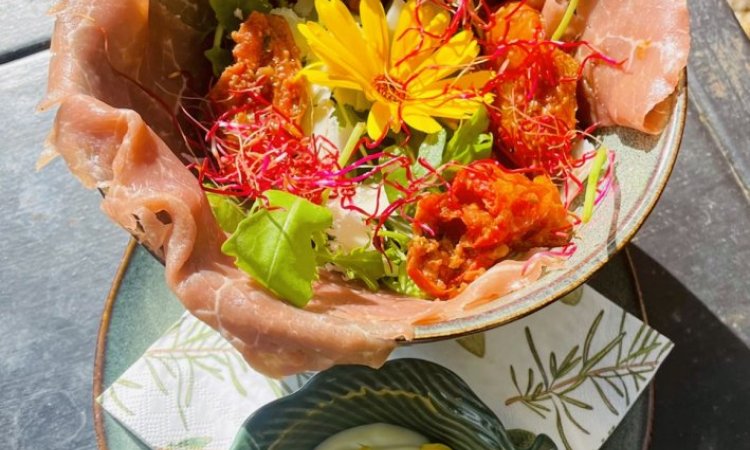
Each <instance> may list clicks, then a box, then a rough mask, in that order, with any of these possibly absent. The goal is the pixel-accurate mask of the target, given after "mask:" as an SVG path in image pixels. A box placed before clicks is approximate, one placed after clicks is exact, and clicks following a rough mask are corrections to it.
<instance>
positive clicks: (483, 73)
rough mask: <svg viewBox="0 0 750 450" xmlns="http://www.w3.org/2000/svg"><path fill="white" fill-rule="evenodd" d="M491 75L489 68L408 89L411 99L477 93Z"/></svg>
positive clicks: (492, 74) (492, 73)
mask: <svg viewBox="0 0 750 450" xmlns="http://www.w3.org/2000/svg"><path fill="white" fill-rule="evenodd" d="M493 76H494V72H492V71H490V70H480V71H478V72H469V73H465V74H460V75H459V76H457V77H454V78H448V79H445V80H440V81H435V82H433V83H432V84H430V85H428V86H425V87H424V88H423V89H417V88H416V87H413V88H412V89H409V91H410V92H409V95H410V97H411V98H413V99H423V100H430V99H436V98H438V97H455V96H457V95H460V94H471V93H478V92H479V91H481V90H482V88H484V85H485V84H487V82H488V81H490V79H492V77H493Z"/></svg>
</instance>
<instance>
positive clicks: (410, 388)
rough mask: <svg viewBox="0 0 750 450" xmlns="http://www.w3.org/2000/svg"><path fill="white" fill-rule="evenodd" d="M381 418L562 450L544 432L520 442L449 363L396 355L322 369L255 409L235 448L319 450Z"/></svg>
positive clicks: (490, 448)
mask: <svg viewBox="0 0 750 450" xmlns="http://www.w3.org/2000/svg"><path fill="white" fill-rule="evenodd" d="M376 422H383V423H390V424H393V425H398V426H401V427H404V428H408V429H411V430H414V431H417V432H419V433H421V434H423V435H425V436H427V437H428V438H429V439H430V440H431V441H432V442H439V443H441V444H445V445H448V446H449V447H451V448H452V449H453V450H520V449H521V448H524V449H526V448H528V449H532V450H548V449H549V450H552V449H556V447H555V445H554V443H553V442H552V441H551V440H550V439H549V438H548V437H547V436H544V435H540V436H536V437H534V438H533V439H531V440H530V441H531V445H530V446H524V447H519V446H516V445H514V443H513V441H512V440H511V438H510V436H509V435H508V433H507V431H506V430H505V428H504V427H503V425H502V424H501V423H500V421H499V420H498V418H497V417H496V416H495V415H494V414H493V413H492V411H491V410H490V409H489V408H488V407H487V406H486V405H485V404H484V403H482V401H481V400H480V399H479V398H478V397H477V396H476V394H474V392H473V391H472V390H471V388H469V386H468V385H467V384H466V383H465V382H464V381H463V380H462V379H461V378H459V377H458V375H456V374H455V373H453V372H452V371H450V370H448V369H447V368H445V367H443V366H441V365H439V364H435V363H432V362H429V361H424V360H421V359H396V360H392V361H388V362H387V363H386V364H385V365H384V366H383V367H381V368H380V369H377V370H376V369H371V368H369V367H364V366H337V367H333V368H331V369H328V370H326V371H324V372H321V373H319V374H317V375H316V376H314V377H313V378H312V379H311V380H310V381H308V382H307V384H305V386H304V387H302V389H300V390H299V391H297V392H295V393H294V394H291V395H289V396H287V397H283V398H281V399H279V400H276V401H274V402H272V403H269V404H268V405H266V406H264V407H263V408H261V409H259V410H258V411H256V412H255V413H254V414H253V415H252V416H250V418H248V420H247V421H246V422H245V424H244V425H243V427H242V429H241V430H240V432H239V434H238V435H237V437H236V439H235V441H234V444H233V446H232V448H231V450H283V449H295V450H314V449H315V447H316V446H317V445H318V444H320V443H321V442H323V441H324V440H325V439H326V438H328V437H330V436H332V435H334V434H336V433H338V432H340V431H343V430H347V429H349V428H353V427H356V426H360V425H367V424H371V423H376ZM527 439H528V437H525V439H524V440H527Z"/></svg>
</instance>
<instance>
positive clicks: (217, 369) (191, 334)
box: [143, 319, 249, 430]
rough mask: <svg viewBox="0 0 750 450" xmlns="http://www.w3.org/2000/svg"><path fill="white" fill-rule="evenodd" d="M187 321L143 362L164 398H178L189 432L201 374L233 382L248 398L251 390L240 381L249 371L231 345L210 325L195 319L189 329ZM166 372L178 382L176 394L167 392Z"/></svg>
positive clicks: (151, 351)
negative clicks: (189, 410) (197, 378)
mask: <svg viewBox="0 0 750 450" xmlns="http://www.w3.org/2000/svg"><path fill="white" fill-rule="evenodd" d="M185 322H186V320H185V319H183V320H181V321H180V322H179V323H177V324H176V325H175V326H174V327H172V328H171V329H170V330H169V331H167V333H166V334H165V335H164V337H163V338H162V339H161V340H160V343H166V344H165V345H164V346H161V345H159V346H157V347H152V348H150V349H149V350H147V351H146V353H145V354H144V355H143V360H144V363H145V364H146V367H147V368H148V371H149V373H150V375H151V378H152V380H153V381H154V384H155V385H156V387H157V389H158V390H159V391H160V392H161V393H162V394H164V395H174V396H175V400H176V404H177V411H178V413H179V416H180V419H181V421H182V425H183V427H185V429H186V430H187V429H188V423H187V416H186V414H185V410H186V409H187V408H189V407H190V405H191V402H192V399H193V390H194V387H195V374H196V373H197V372H204V373H206V374H208V375H211V376H212V377H214V378H216V379H218V380H220V381H225V380H229V381H231V383H232V385H233V386H234V389H235V390H236V391H237V393H238V394H240V395H241V396H243V397H244V396H246V395H247V391H246V389H245V387H244V386H243V385H242V383H241V382H240V380H241V379H242V375H243V374H245V373H247V371H248V370H249V369H248V366H247V364H246V363H245V361H244V360H243V359H242V358H241V357H240V356H239V354H238V353H237V351H236V350H234V348H233V347H232V346H231V344H229V342H227V341H226V340H225V339H224V338H223V337H221V335H219V334H217V333H215V332H214V331H213V330H212V329H211V328H210V327H208V325H205V324H203V323H202V322H200V321H198V320H194V321H193V323H192V324H191V325H190V326H189V327H185V326H184V324H185ZM159 369H163V370H159ZM165 373H166V376H168V377H171V378H173V379H175V380H176V381H177V389H176V391H175V392H169V390H168V389H167V385H168V384H167V383H165V382H164V380H163V378H164V377H165Z"/></svg>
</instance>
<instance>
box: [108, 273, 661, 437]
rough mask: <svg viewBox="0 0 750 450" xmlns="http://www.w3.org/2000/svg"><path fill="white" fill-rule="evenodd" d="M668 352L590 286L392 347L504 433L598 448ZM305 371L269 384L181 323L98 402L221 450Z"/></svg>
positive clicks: (129, 422)
mask: <svg viewBox="0 0 750 450" xmlns="http://www.w3.org/2000/svg"><path fill="white" fill-rule="evenodd" d="M671 348H672V343H671V342H670V341H669V340H668V339H667V338H665V337H664V336H662V335H660V334H659V333H658V332H656V331H655V330H653V329H652V328H650V327H648V326H647V325H645V324H643V323H642V322H641V321H640V320H638V319H637V318H635V317H633V316H631V315H630V314H627V313H626V312H625V311H624V310H622V309H621V308H620V307H619V306H617V305H615V304H614V303H612V302H610V301H609V300H607V299H606V298H604V297H603V296H602V295H600V294H599V293H598V292H596V291H594V290H593V289H591V288H590V287H585V288H584V289H583V291H582V295H581V296H580V298H577V299H576V300H575V301H573V302H570V301H568V302H562V301H561V302H556V303H555V304H553V305H550V306H549V307H547V308H545V309H543V310H541V311H539V312H537V313H535V314H532V315H530V316H528V317H526V318H524V319H521V320H518V321H516V322H513V323H511V324H509V325H506V326H503V327H501V328H497V329H495V330H491V331H488V332H486V333H483V334H480V335H475V336H471V337H468V338H463V339H459V340H456V341H442V342H436V343H431V344H421V345H414V346H410V347H403V348H399V349H398V350H397V351H396V352H394V354H393V356H392V358H403V357H416V358H422V359H427V360H430V361H433V362H436V363H438V364H442V365H444V366H446V367H448V368H449V369H451V370H453V371H454V372H456V373H457V374H458V375H459V376H461V377H462V378H463V379H464V380H465V381H466V382H467V383H468V384H469V386H471V387H472V389H473V390H474V392H476V394H477V395H478V396H479V397H480V398H481V399H482V400H483V401H484V402H485V403H486V404H487V405H488V406H489V407H490V408H491V409H492V410H493V411H494V412H495V414H497V416H498V417H499V418H500V420H501V421H502V422H503V424H504V425H505V427H506V428H509V429H511V428H517V429H523V430H529V431H531V432H533V433H535V434H538V433H544V434H547V435H548V436H550V437H551V438H552V439H553V440H554V441H555V442H556V443H557V445H558V448H560V449H566V448H567V449H576V450H587V449H597V448H599V447H600V446H601V445H602V443H603V442H604V441H605V440H606V438H607V437H608V436H609V434H610V433H611V432H612V431H613V430H614V428H615V427H616V426H617V424H618V423H619V422H620V420H621V419H622V417H623V416H624V415H625V412H626V411H627V410H628V409H629V408H630V406H631V405H632V404H633V402H634V401H635V399H636V398H637V397H638V395H639V394H640V393H641V392H642V391H643V389H644V388H645V387H646V386H647V385H648V383H649V381H650V380H651V378H652V377H653V375H654V373H655V372H656V370H657V369H658V367H659V365H660V364H661V362H662V361H663V360H664V358H665V357H666V356H667V354H668V353H669V351H670V350H671ZM311 376H312V374H311V373H307V374H301V375H297V376H293V377H287V378H286V379H283V380H272V379H269V378H266V377H264V376H263V375H260V374H259V373H257V372H255V371H253V370H252V369H250V368H249V367H248V366H247V364H246V363H245V362H244V360H243V359H242V357H241V356H240V355H239V354H238V353H237V352H236V351H235V350H234V349H233V348H232V347H231V345H229V343H228V342H226V341H225V340H224V339H223V338H222V337H221V336H220V335H219V334H218V333H216V332H215V331H213V330H212V329H211V328H209V327H208V326H206V325H204V324H203V323H202V322H200V321H198V320H197V319H196V318H194V317H192V316H191V315H189V314H187V313H186V314H185V315H184V316H183V317H182V318H181V319H180V320H179V321H178V322H177V323H176V324H174V325H173V326H172V327H171V328H170V329H169V330H168V331H167V332H166V333H165V334H164V336H162V337H161V338H159V339H158V340H157V341H156V342H155V343H154V344H153V345H152V346H151V347H150V348H149V349H148V350H147V351H146V353H145V354H144V355H143V356H142V357H141V358H140V359H139V360H138V361H136V363H135V364H133V365H132V366H131V367H130V368H129V369H128V370H127V371H126V372H125V373H124V374H123V375H122V377H120V378H119V379H118V380H117V381H116V382H115V383H114V384H113V385H112V386H110V387H109V388H108V389H107V390H106V391H105V392H104V393H103V394H102V395H101V397H99V399H98V401H99V402H100V403H101V404H102V405H103V407H104V408H105V409H106V410H107V411H108V412H109V413H110V414H111V415H112V416H114V417H115V418H116V419H117V420H118V421H119V422H120V423H121V424H122V425H123V426H125V427H126V428H128V429H129V430H130V431H131V432H132V433H133V434H135V435H136V436H138V437H139V438H140V439H141V440H143V442H144V443H146V444H147V445H148V446H150V447H151V448H154V449H196V450H197V449H202V450H225V449H227V448H229V446H230V444H231V443H232V441H233V439H234V436H235V433H236V432H237V430H238V429H239V427H240V425H241V424H242V422H243V421H244V420H245V419H246V418H247V417H248V416H249V415H250V414H251V413H252V412H253V411H255V410H256V409H258V408H259V407H261V406H263V405H265V404H266V403H269V402H271V401H273V400H274V399H276V398H278V397H280V396H283V395H286V394H288V393H291V392H293V391H295V390H297V389H298V388H299V387H300V386H302V385H303V384H304V383H305V382H306V381H307V379H309V378H310V377H311Z"/></svg>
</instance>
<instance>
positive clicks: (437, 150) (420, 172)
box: [411, 129, 447, 177]
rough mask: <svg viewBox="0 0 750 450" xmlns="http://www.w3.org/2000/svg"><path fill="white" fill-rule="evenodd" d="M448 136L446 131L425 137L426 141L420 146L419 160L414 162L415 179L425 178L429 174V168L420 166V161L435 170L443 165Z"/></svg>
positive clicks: (412, 169)
mask: <svg viewBox="0 0 750 450" xmlns="http://www.w3.org/2000/svg"><path fill="white" fill-rule="evenodd" d="M446 136H447V133H446V132H445V129H442V130H440V131H438V132H437V133H433V134H428V135H427V136H425V138H424V140H423V141H422V143H421V144H420V145H419V151H418V152H417V160H416V161H414V164H413V165H412V168H411V171H412V173H413V174H414V176H415V177H423V176H425V175H427V173H428V170H427V168H425V166H423V165H422V164H420V163H419V160H423V161H424V162H425V163H427V165H429V166H430V167H433V168H438V167H440V166H441V165H442V164H443V151H444V150H445V140H446Z"/></svg>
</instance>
